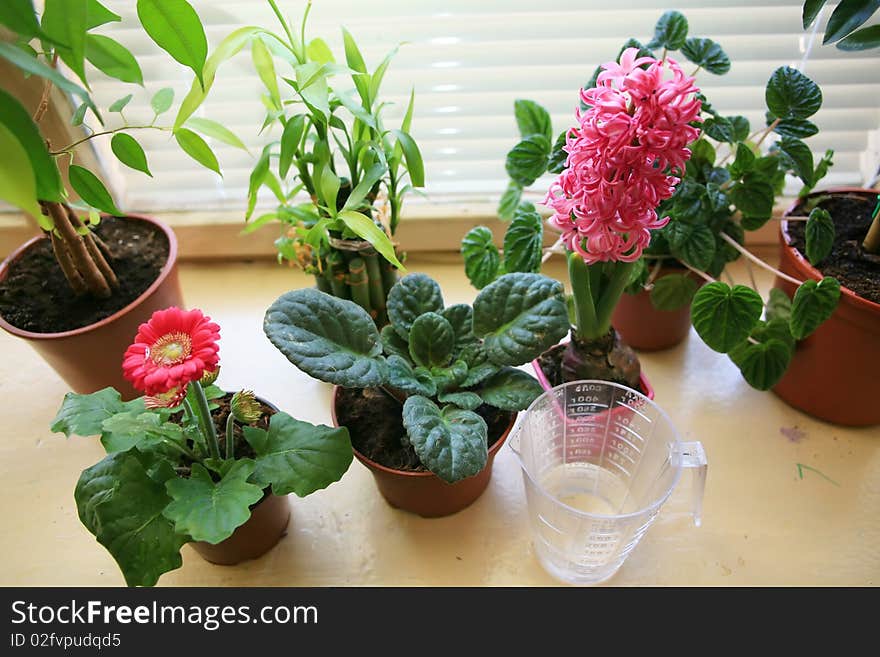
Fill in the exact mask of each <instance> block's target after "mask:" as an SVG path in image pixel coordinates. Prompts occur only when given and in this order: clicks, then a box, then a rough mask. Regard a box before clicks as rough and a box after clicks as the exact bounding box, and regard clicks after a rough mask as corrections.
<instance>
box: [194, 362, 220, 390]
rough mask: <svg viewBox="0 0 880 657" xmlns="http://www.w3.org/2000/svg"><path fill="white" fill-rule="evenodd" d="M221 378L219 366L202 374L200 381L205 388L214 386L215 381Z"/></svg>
mask: <svg viewBox="0 0 880 657" xmlns="http://www.w3.org/2000/svg"><path fill="white" fill-rule="evenodd" d="M218 376H220V366H219V365H218V366H217V367H215V368H214V369H213V370H210V371H208V370H205V373H204V374H202V378H201V379H200V380H199V383H201V384H202V385H203V386H204V387H208V386H210V385H214V381H216V380H217V377H218Z"/></svg>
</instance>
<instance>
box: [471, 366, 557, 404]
mask: <svg viewBox="0 0 880 657" xmlns="http://www.w3.org/2000/svg"><path fill="white" fill-rule="evenodd" d="M476 392H477V393H478V394H479V395H480V397H482V399H483V401H484V402H486V403H487V404H489V405H490V406H494V407H495V408H500V409H501V410H503V411H521V410H524V409H526V408H528V406H529V404H531V403H532V402H533V401H535V399H536V398H537V397H538V395H540V394H541V393H542V392H544V390H543V388H541V384H540V383H538V381H537V379H535V377H533V376H531V375H530V374H527V373H526V372H523V371H522V370H517V369H514V368H512V367H504V368H502V369H501V370H499V371H498V372H497V373H496V374H493V375H492V376H491V377H489V378H488V379H486V380H485V381H484V382H483V383H482V385H481V386H480V388H479V390H477V391H476Z"/></svg>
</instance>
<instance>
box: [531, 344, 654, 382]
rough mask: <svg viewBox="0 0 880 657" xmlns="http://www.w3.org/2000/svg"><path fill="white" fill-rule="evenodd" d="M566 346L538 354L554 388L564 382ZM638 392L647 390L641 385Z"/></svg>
mask: <svg viewBox="0 0 880 657" xmlns="http://www.w3.org/2000/svg"><path fill="white" fill-rule="evenodd" d="M565 346H566V345H565V344H558V345H556V346H555V347H550V348H549V349H548V350H547V351H545V352H544V353H543V354H541V355H540V356H538V364H539V365H540V366H541V370H542V371H543V372H544V376H546V377H547V381H549V382H550V385H551V387H553V388H555V387H556V386H559V385H562V383H563V381H562V352H563V351H565ZM638 392H640V393H642V394H645V391H644V390H642V389H641V386H639V388H638Z"/></svg>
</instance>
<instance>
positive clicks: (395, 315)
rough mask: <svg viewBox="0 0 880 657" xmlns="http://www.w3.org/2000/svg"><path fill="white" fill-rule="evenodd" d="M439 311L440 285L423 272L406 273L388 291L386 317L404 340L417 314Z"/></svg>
mask: <svg viewBox="0 0 880 657" xmlns="http://www.w3.org/2000/svg"><path fill="white" fill-rule="evenodd" d="M441 312H443V295H442V293H441V292H440V286H439V285H437V283H436V282H435V281H434V280H432V279H431V278H430V277H428V276H426V275H425V274H408V275H406V276H404V277H403V278H401V279H400V280H399V281H397V283H395V284H394V287H392V288H391V290H390V291H389V292H388V319H389V320H390V321H391V324H392V326H394V330H395V331H397V333H398V335H400V337H401V338H403V339H405V340H408V339H409V331H410V328H412V325H413V322H415V321H416V319H417V318H418V317H419V316H421V315H424V314H425V313H441Z"/></svg>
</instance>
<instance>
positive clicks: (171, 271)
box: [0, 215, 184, 399]
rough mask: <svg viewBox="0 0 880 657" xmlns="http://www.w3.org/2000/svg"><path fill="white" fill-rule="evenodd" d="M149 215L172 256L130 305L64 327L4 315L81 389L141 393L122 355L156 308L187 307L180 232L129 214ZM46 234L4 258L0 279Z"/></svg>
mask: <svg viewBox="0 0 880 657" xmlns="http://www.w3.org/2000/svg"><path fill="white" fill-rule="evenodd" d="M126 219H128V220H130V221H145V222H147V223H149V224H151V225H153V226H155V227H156V228H158V229H159V230H161V231H162V232H163V233H164V234H165V237H166V238H167V239H168V260H167V261H166V262H165V265H164V266H163V267H162V270H161V271H160V272H159V276H158V277H157V278H156V280H155V281H153V283H152V284H151V285H150V287H148V288H147V289H146V290H145V291H144V292H143V294H141V295H140V296H139V297H138V298H137V299H135V300H134V301H132V302H131V303H130V304H128V305H127V306H126V307H125V308H123V309H121V310H119V311H117V312H116V313H114V314H112V315H110V316H109V317H106V318H104V319H102V320H101V321H99V322H96V323H94V324H90V325H89V326H83V327H81V328H77V329H73V330H70V331H61V332H59V333H34V332H32V331H25V330H22V329H19V328H16V327H15V326H12V325H11V324H10V323H9V322H7V321H6V320H4V319H3V318H2V317H0V327H2V328H3V329H5V330H6V331H7V332H9V333H11V334H12V335H15V336H17V337H19V338H22V339H24V340H26V341H27V342H28V343H29V344H30V345H31V347H33V348H34V349H36V351H37V352H38V353H39V354H40V356H42V357H43V359H44V360H45V361H46V362H47V363H49V365H51V366H52V368H54V370H55V371H56V372H57V373H58V374H59V375H60V376H61V378H62V379H64V380H65V381H66V382H67V383H68V385H69V386H70V387H71V388H72V389H73V390H74V392H78V393H91V392H95V391H96V390H100V389H102V388H106V387H107V386H112V387H114V388H116V389H117V390H118V391H119V392H120V393H121V394H122V398H123V399H133V398H135V397H139V396H140V393H138V392H137V391H136V390H135V389H134V388H132V386H131V384H130V383H129V382H128V381H126V380H125V379H124V378H123V376H122V355H123V354H124V353H125V350H126V348H127V347H128V345H129V344H131V341H132V339H133V338H134V336H135V335H136V334H137V329H138V326H139V325H140V324H141V323H142V322H146V321H147V320H148V319H149V318H150V315H152V314H153V312H154V311H156V310H161V309H163V308H168V307H169V306H178V307H180V308H183V307H184V305H183V295H182V293H181V291H180V282H179V281H178V278H177V238H176V237H175V235H174V232H173V231H172V230H171V228H170V227H168V226H167V225H165V224H164V223H162V222H160V221H157V220H156V219H152V218H150V217H143V216H139V215H130V216H128V217H126ZM42 239H44V238H43V237H35V238H34V239H32V240H29V241H28V242H26V243H25V244H23V245H22V246H21V247H19V248H18V249H16V250H15V251H14V252H13V253H12V254H11V255H10V256H9V257H8V258H6V260H4V261H3V263H2V264H0V281H2V280H5V279H6V277H7V276H8V275H9V270H10V268H11V267H12V266H13V265H14V264H15V263H16V262H17V261H18V260H19V259H20V258H21V257H22V256H23V255H24V254H25V253H26V252H27V251H28V250H29V249H31V248H33V247H34V245H36V244H37V243H38V242H40V241H41V240H42Z"/></svg>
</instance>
